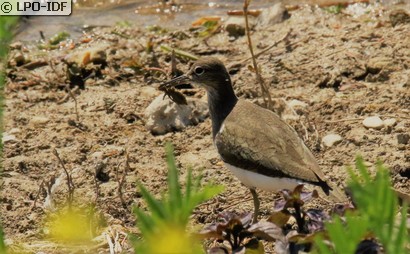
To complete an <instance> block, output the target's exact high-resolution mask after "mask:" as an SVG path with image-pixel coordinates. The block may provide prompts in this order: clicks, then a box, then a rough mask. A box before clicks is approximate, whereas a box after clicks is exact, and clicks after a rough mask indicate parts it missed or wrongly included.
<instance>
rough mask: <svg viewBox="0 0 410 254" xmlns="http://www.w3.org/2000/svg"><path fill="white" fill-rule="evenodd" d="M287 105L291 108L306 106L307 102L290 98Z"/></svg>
mask: <svg viewBox="0 0 410 254" xmlns="http://www.w3.org/2000/svg"><path fill="white" fill-rule="evenodd" d="M288 105H289V107H292V108H297V107H300V108H306V107H307V106H308V104H307V103H306V102H303V101H300V100H291V101H290V102H288Z"/></svg>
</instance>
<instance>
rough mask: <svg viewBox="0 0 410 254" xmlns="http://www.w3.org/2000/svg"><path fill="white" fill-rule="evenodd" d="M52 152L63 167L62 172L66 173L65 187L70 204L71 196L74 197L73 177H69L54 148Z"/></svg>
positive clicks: (69, 203)
mask: <svg viewBox="0 0 410 254" xmlns="http://www.w3.org/2000/svg"><path fill="white" fill-rule="evenodd" d="M53 154H54V156H56V157H57V160H58V162H59V163H60V165H61V167H62V168H63V169H64V172H65V174H66V178H67V187H68V205H69V206H71V204H72V202H73V198H74V189H75V186H74V183H73V178H72V177H71V174H70V173H69V172H68V170H67V168H66V167H65V165H64V162H63V160H61V158H60V155H59V154H58V152H57V150H56V149H55V148H54V149H53Z"/></svg>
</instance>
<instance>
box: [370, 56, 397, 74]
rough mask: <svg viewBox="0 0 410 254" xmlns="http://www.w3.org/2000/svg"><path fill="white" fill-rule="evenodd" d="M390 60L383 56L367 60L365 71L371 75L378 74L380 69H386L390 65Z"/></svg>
mask: <svg viewBox="0 0 410 254" xmlns="http://www.w3.org/2000/svg"><path fill="white" fill-rule="evenodd" d="M392 61H393V60H392V59H391V58H388V57H383V56H377V57H374V58H371V59H369V61H368V62H367V64H366V67H367V70H368V71H369V72H370V73H372V74H377V73H379V72H380V71H381V70H382V69H385V68H388V67H389V66H390V65H392Z"/></svg>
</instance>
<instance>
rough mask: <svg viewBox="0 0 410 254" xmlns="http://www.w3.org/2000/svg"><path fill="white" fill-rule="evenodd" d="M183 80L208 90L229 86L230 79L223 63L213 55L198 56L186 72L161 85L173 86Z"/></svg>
mask: <svg viewBox="0 0 410 254" xmlns="http://www.w3.org/2000/svg"><path fill="white" fill-rule="evenodd" d="M184 82H189V83H193V84H196V85H199V86H202V87H204V88H205V89H206V90H207V91H208V92H209V91H218V90H220V89H223V88H225V87H226V86H231V79H230V77H229V74H228V71H227V70H226V68H225V66H224V64H223V63H222V62H221V61H220V60H219V59H217V58H214V57H204V58H200V59H199V60H197V61H196V62H195V63H194V64H193V65H192V67H191V69H190V70H189V71H188V73H186V74H184V75H182V76H179V77H177V78H174V79H172V80H170V81H168V82H166V83H163V84H162V85H161V87H162V88H166V87H174V86H177V85H179V84H182V83H184Z"/></svg>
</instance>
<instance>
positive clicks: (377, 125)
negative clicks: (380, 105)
mask: <svg viewBox="0 0 410 254" xmlns="http://www.w3.org/2000/svg"><path fill="white" fill-rule="evenodd" d="M363 125H364V126H365V127H366V128H371V129H377V130H379V129H381V128H383V126H384V123H383V121H382V119H380V117H378V116H370V117H367V118H365V119H364V120H363Z"/></svg>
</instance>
